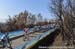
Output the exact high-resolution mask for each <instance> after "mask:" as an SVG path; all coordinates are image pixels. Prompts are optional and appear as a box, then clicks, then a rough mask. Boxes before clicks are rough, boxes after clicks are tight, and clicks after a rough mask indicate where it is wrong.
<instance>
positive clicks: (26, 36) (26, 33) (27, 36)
mask: <svg viewBox="0 0 75 49" xmlns="http://www.w3.org/2000/svg"><path fill="white" fill-rule="evenodd" d="M28 31H29V28H28V27H25V28H24V39H23V40H24V41H25V40H26V39H27V40H29V35H28V34H29V33H28Z"/></svg>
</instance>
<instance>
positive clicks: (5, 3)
mask: <svg viewBox="0 0 75 49" xmlns="http://www.w3.org/2000/svg"><path fill="white" fill-rule="evenodd" d="M49 1H50V0H0V22H5V21H6V19H8V15H10V16H12V17H13V16H14V15H16V14H18V13H20V12H21V11H24V10H25V9H26V10H27V11H29V12H31V13H32V14H38V13H41V14H42V16H43V17H44V18H47V19H51V18H52V17H51V14H50V12H49V7H48V5H49Z"/></svg>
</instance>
